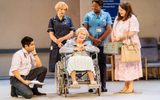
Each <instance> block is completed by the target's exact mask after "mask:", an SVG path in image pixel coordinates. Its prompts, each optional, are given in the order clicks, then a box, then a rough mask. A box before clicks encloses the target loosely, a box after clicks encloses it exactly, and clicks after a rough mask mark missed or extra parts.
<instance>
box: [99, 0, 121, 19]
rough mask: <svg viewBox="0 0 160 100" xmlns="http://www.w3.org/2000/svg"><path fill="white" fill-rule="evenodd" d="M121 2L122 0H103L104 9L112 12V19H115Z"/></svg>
mask: <svg viewBox="0 0 160 100" xmlns="http://www.w3.org/2000/svg"><path fill="white" fill-rule="evenodd" d="M119 3H120V0H103V7H102V9H103V10H104V11H106V12H109V13H110V15H111V17H112V21H114V19H115V17H116V16H117V12H118V5H119Z"/></svg>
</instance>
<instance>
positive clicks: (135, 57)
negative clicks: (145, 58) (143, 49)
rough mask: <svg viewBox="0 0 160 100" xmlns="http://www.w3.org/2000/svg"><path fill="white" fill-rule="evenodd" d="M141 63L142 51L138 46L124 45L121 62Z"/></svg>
mask: <svg viewBox="0 0 160 100" xmlns="http://www.w3.org/2000/svg"><path fill="white" fill-rule="evenodd" d="M139 61H141V55H140V49H139V48H138V45H137V44H133V43H131V44H124V45H123V46H122V47H121V62H124V63H127V62H139Z"/></svg>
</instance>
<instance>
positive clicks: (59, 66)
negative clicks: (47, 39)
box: [55, 61, 63, 95]
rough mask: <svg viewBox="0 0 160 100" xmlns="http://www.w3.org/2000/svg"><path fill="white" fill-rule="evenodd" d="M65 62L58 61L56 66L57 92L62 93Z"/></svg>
mask: <svg viewBox="0 0 160 100" xmlns="http://www.w3.org/2000/svg"><path fill="white" fill-rule="evenodd" d="M62 68H63V64H62V62H61V61H58V62H57V63H56V66H55V77H56V89H57V94H58V95H62V91H63V69H62Z"/></svg>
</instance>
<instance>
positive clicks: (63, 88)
mask: <svg viewBox="0 0 160 100" xmlns="http://www.w3.org/2000/svg"><path fill="white" fill-rule="evenodd" d="M71 56H73V53H72V54H71V53H69V54H68V53H63V54H61V60H60V61H58V62H57V63H56V66H55V79H56V91H57V94H58V95H62V94H64V95H65V97H67V94H68V90H69V89H70V88H80V87H71V84H72V80H71V77H70V75H69V74H68V72H67V60H68V59H69V57H71ZM90 57H92V60H93V63H94V70H95V76H94V79H95V81H96V82H97V85H96V86H94V85H91V84H90V81H89V79H88V78H87V77H86V75H87V71H76V79H77V82H78V83H79V85H80V86H81V85H82V84H86V85H88V87H89V89H95V94H98V96H100V95H101V86H100V70H99V66H98V55H97V53H90Z"/></svg>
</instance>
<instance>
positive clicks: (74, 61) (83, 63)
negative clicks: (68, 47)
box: [67, 55, 95, 74]
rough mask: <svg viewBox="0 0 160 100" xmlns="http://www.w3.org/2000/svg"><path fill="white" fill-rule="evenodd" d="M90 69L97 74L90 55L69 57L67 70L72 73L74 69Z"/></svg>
mask: <svg viewBox="0 0 160 100" xmlns="http://www.w3.org/2000/svg"><path fill="white" fill-rule="evenodd" d="M86 70H90V71H92V72H93V73H94V74H95V71H94V65H93V60H92V58H91V57H89V56H82V55H75V56H72V57H70V58H69V59H68V64H67V71H68V73H69V74H71V72H72V71H86Z"/></svg>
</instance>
